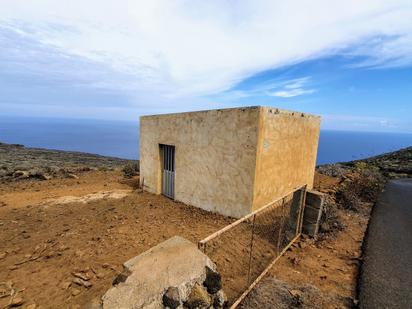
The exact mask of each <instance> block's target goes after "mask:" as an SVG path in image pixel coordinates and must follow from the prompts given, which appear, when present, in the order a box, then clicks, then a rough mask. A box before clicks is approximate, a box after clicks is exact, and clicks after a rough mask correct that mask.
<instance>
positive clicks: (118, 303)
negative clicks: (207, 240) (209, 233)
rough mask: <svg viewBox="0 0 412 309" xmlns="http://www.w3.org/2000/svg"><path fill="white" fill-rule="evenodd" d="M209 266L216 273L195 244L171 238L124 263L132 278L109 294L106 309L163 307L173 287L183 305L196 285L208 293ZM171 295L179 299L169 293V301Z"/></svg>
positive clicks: (104, 306) (104, 302)
mask: <svg viewBox="0 0 412 309" xmlns="http://www.w3.org/2000/svg"><path fill="white" fill-rule="evenodd" d="M206 267H208V268H209V269H210V270H212V271H216V266H215V265H214V264H213V262H212V261H211V260H210V259H209V258H208V257H207V256H206V255H205V254H203V253H202V252H201V251H200V250H198V248H197V246H196V245H195V244H193V243H191V242H190V241H188V240H186V239H184V238H182V237H178V236H175V237H172V238H170V239H168V240H166V241H165V242H163V243H161V244H159V245H157V246H155V247H153V248H151V249H150V250H148V251H146V252H144V253H142V254H140V255H138V256H136V257H134V258H132V259H131V260H129V261H127V262H126V263H125V264H124V268H125V272H127V273H129V274H130V275H129V276H128V277H127V279H126V280H125V281H124V282H120V283H118V284H117V285H116V286H114V287H112V288H111V289H110V290H108V291H107V292H106V294H105V295H104V296H103V298H102V301H103V308H104V309H111V308H116V309H119V308H164V305H163V301H164V295H165V293H167V291H169V288H170V287H175V288H176V289H177V291H178V293H177V294H178V295H179V297H180V301H181V303H184V302H186V301H187V300H188V298H189V295H190V294H192V292H193V287H194V286H195V285H198V286H200V287H201V288H202V289H204V292H205V293H206V294H207V291H206V289H205V288H204V287H203V283H204V282H205V279H206ZM197 292H199V291H197ZM169 296H171V299H177V296H176V293H174V295H171V294H169V295H168V296H167V297H168V298H169V299H168V300H170V297H169ZM192 296H194V295H192ZM206 298H207V297H206ZM209 301H211V300H209Z"/></svg>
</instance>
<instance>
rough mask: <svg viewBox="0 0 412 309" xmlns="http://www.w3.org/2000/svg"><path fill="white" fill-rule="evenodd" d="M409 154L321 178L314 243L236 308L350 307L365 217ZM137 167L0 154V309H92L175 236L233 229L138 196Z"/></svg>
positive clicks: (214, 218)
mask: <svg viewBox="0 0 412 309" xmlns="http://www.w3.org/2000/svg"><path fill="white" fill-rule="evenodd" d="M411 166H412V148H408V149H404V150H401V151H399V152H395V153H391V154H386V155H383V156H378V157H375V158H370V159H367V160H361V161H354V162H349V163H342V164H332V165H326V166H321V167H318V173H317V174H316V178H315V189H317V190H319V191H321V192H324V193H325V194H326V205H325V212H324V215H323V217H322V224H321V233H320V234H319V236H318V237H316V238H308V237H302V239H301V240H300V241H299V242H298V243H296V244H295V245H294V246H293V247H292V248H290V250H289V251H288V252H287V253H286V254H285V256H284V257H282V258H281V259H280V260H279V261H278V263H277V264H276V265H275V267H273V268H272V270H271V271H270V272H269V274H268V275H267V276H266V277H265V278H264V279H263V280H262V281H261V283H260V284H259V285H258V288H257V289H255V290H254V291H252V293H251V294H250V296H249V297H248V298H247V299H246V301H245V302H244V303H243V304H242V306H243V308H300V307H302V308H350V307H353V306H356V304H357V297H358V296H357V292H356V282H357V274H358V269H359V265H360V263H361V262H362V250H361V249H362V248H361V247H362V241H363V237H364V233H365V230H366V227H367V223H368V220H369V213H370V211H371V209H372V206H373V203H374V201H375V199H376V197H377V195H378V194H379V192H380V190H381V189H382V187H383V184H384V183H385V180H386V179H388V178H394V177H412V173H411ZM137 172H138V162H136V161H128V160H121V159H116V158H106V157H100V156H95V155H90V154H82V153H74V152H63V151H50V150H44V149H30V148H25V147H22V146H18V145H6V144H0V308H2V309H3V308H9V307H19V306H20V307H22V308H31V309H33V308H84V307H86V306H89V307H88V308H93V307H92V306H93V304H96V302H97V300H98V299H99V297H101V295H103V294H104V292H105V291H106V290H107V289H108V288H110V286H111V285H112V281H113V279H114V278H115V277H116V274H117V273H118V272H120V271H121V270H122V264H123V263H124V262H125V261H126V260H128V259H130V258H131V257H133V256H136V255H138V254H140V253H142V252H143V251H145V250H147V249H149V248H150V247H152V246H154V245H156V244H157V243H159V242H161V241H163V240H165V239H167V238H169V237H171V236H174V235H180V236H183V237H185V238H187V239H189V240H191V241H193V242H197V241H198V240H200V239H202V238H204V237H205V236H207V235H209V234H210V233H212V232H215V231H216V230H218V229H220V228H222V227H223V226H225V225H227V224H229V223H231V222H233V220H232V219H229V218H225V217H223V216H219V215H216V214H211V213H208V212H205V211H202V210H200V209H197V208H193V207H190V206H187V205H184V204H181V203H176V202H173V201H171V200H169V199H167V198H164V197H162V196H154V195H151V194H148V193H142V192H140V190H137V188H138V180H137V177H135V175H136V174H137Z"/></svg>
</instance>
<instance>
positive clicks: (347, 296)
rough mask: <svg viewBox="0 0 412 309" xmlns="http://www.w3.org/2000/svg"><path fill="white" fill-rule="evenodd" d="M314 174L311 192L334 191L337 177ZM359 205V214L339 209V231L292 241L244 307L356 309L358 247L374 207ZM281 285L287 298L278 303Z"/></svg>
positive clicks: (359, 251)
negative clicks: (313, 186)
mask: <svg viewBox="0 0 412 309" xmlns="http://www.w3.org/2000/svg"><path fill="white" fill-rule="evenodd" d="M316 176H317V177H316V179H315V188H316V189H319V190H320V191H322V192H332V191H333V190H334V188H335V187H336V185H337V184H338V183H339V179H338V178H336V177H328V176H325V175H320V174H317V175H316ZM363 206H364V209H363V210H364V211H362V212H354V211H348V210H343V209H337V216H338V220H339V222H340V223H341V225H342V227H343V228H342V229H341V230H339V231H335V232H334V233H331V234H323V235H321V236H320V237H319V238H317V239H313V238H308V237H302V238H301V239H300V241H298V242H296V243H295V244H294V245H293V246H292V247H291V248H290V249H289V250H288V251H287V252H286V253H285V255H284V256H283V257H282V258H281V259H279V261H278V262H277V263H276V264H275V265H274V267H273V268H272V269H271V270H270V271H269V273H268V274H267V276H266V278H264V279H263V280H262V281H261V283H260V284H258V286H257V287H256V289H255V290H254V291H252V292H251V294H250V295H249V296H248V298H247V299H246V300H245V301H244V302H243V306H242V308H351V307H355V306H356V304H357V292H356V286H357V277H358V270H359V265H360V261H361V254H362V252H361V247H362V241H363V238H364V234H365V231H366V228H367V224H368V220H369V215H370V211H371V208H372V204H371V203H369V204H364V205H363ZM279 282H281V284H279ZM285 286H287V288H286V291H288V292H289V293H288V294H287V295H286V296H288V299H287V300H285V301H283V302H282V303H280V302H279V297H278V298H276V297H273V295H278V294H279V295H281V294H282V293H281V291H282V289H285ZM275 291H277V292H275ZM279 291H280V292H279ZM277 293H278V294H277ZM283 296H284V295H283ZM286 303H287V304H288V305H287V306H286V305H285V304H286Z"/></svg>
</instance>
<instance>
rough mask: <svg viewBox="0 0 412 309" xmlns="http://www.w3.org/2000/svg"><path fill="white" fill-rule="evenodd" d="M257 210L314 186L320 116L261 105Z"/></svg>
mask: <svg viewBox="0 0 412 309" xmlns="http://www.w3.org/2000/svg"><path fill="white" fill-rule="evenodd" d="M260 110H261V113H260V119H259V130H260V134H259V139H258V146H257V158H256V175H255V183H254V199H253V210H255V209H258V208H260V207H262V206H264V205H266V204H267V203H270V202H271V201H273V200H274V199H277V198H280V197H282V196H283V195H284V194H286V193H288V192H289V191H290V190H292V189H293V188H295V187H297V186H301V185H304V184H307V185H308V187H309V188H311V187H312V186H313V177H314V171H315V165H316V155H317V149H318V140H319V130H320V117H318V116H313V115H308V114H302V113H298V112H289V111H282V110H278V109H276V108H269V107H261V108H260Z"/></svg>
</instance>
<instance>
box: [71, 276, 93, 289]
mask: <svg viewBox="0 0 412 309" xmlns="http://www.w3.org/2000/svg"><path fill="white" fill-rule="evenodd" d="M73 283H76V284H77V285H82V286H84V287H85V288H90V287H92V285H93V284H92V283H91V282H89V281H86V280H83V279H80V278H74V279H73Z"/></svg>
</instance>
